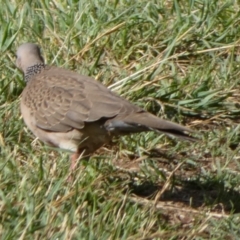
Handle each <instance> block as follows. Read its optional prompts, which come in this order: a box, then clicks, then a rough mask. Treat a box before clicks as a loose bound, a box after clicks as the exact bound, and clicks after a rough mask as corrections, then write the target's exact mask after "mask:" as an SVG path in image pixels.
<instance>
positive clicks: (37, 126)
mask: <svg viewBox="0 0 240 240" xmlns="http://www.w3.org/2000/svg"><path fill="white" fill-rule="evenodd" d="M17 66H18V68H19V69H21V70H22V71H23V73H24V78H25V81H26V83H27V85H26V87H25V89H24V90H23V93H22V99H21V113H22V116H23V119H24V121H25V123H26V125H27V126H28V128H29V129H30V130H31V131H32V132H33V134H34V135H36V136H37V137H38V138H39V139H40V140H42V141H43V142H45V143H47V144H49V145H50V146H54V147H58V148H62V149H66V150H70V151H71V152H73V154H72V156H71V160H72V165H71V166H72V168H74V166H75V164H76V160H77V159H78V158H79V156H80V155H81V154H83V155H84V156H87V155H90V154H91V153H93V152H94V151H95V150H97V149H98V148H100V147H101V146H102V145H104V144H105V143H108V142H109V141H110V140H111V139H112V138H113V137H114V136H119V135H126V134H130V133H138V132H143V131H152V130H153V131H157V132H161V133H165V134H167V135H168V134H170V135H174V136H177V137H179V138H182V139H188V140H193V138H192V137H191V136H190V135H189V133H191V132H192V130H190V129H189V128H187V127H184V126H181V125H179V124H176V123H173V122H170V121H166V120H163V119H160V118H158V117H156V116H154V115H152V114H151V113H149V112H146V111H145V110H143V109H142V108H140V107H138V106H136V105H133V104H132V103H130V102H129V101H127V100H125V99H124V98H122V97H120V96H118V95H117V94H115V93H114V92H112V91H110V90H109V89H108V88H106V87H105V86H104V85H102V84H101V83H100V82H98V81H96V80H95V79H93V78H90V77H87V76H82V75H80V74H78V73H76V72H73V71H69V70H66V69H63V68H58V67H52V66H47V65H45V64H44V60H43V57H42V56H41V53H40V48H39V47H38V45H36V44H33V43H25V44H22V45H21V46H20V47H19V48H18V50H17Z"/></svg>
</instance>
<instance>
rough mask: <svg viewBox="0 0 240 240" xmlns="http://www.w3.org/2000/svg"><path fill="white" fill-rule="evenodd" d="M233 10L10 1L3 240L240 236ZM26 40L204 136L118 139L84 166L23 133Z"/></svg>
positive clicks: (225, 6) (4, 36)
mask: <svg viewBox="0 0 240 240" xmlns="http://www.w3.org/2000/svg"><path fill="white" fill-rule="evenodd" d="M239 8H240V7H239V3H238V2H237V1H230V0H229V1H207V0H206V1H161V0H159V1H155V0H148V1H147V0H146V1H145V0H142V1H135V2H134V1H128V0H119V1H112V0H108V1H102V0H91V1H70V0H69V1H60V0H59V1H42V2H40V1H39V2H38V1H37V2H32V1H15V0H13V1H11V2H8V1H3V2H2V5H1V9H0V13H1V14H0V18H1V28H0V31H1V34H0V36H1V37H0V47H1V55H0V65H1V74H0V77H1V80H0V90H1V96H0V115H1V117H0V123H1V124H0V147H1V149H0V150H1V156H0V158H1V161H0V169H1V171H0V236H1V238H2V239H128V240H130V239H144V240H146V239H184V240H185V239H239V238H240V230H239V229H240V225H239V213H240V204H239V203H240V187H239V182H240V174H239V173H240V164H239V149H240V146H239V122H240V121H239V119H240V118H239V114H240V105H239V99H240V93H239V79H240V70H239V69H240V68H239V66H240V58H239V53H240V40H239V36H240V27H239ZM24 42H35V43H37V44H39V45H40V46H41V48H42V53H43V55H44V58H45V59H46V62H47V63H48V64H52V65H56V66H59V67H64V68H68V69H72V70H74V71H76V72H79V73H81V74H84V75H88V76H92V77H94V78H95V79H96V80H97V81H100V82H102V83H103V84H104V85H106V86H107V87H109V88H110V89H112V90H113V91H115V92H117V93H118V94H120V95H121V96H122V97H124V98H126V99H128V100H129V101H131V102H133V103H134V104H137V105H139V106H141V107H142V108H144V109H146V110H147V111H149V112H151V113H153V114H155V115H157V116H159V117H161V118H164V119H168V120H171V121H174V122H178V123H180V124H183V125H185V126H188V127H190V128H191V129H193V130H194V132H193V134H192V135H193V136H194V137H195V138H196V139H197V140H196V141H195V142H188V141H181V140H179V139H176V138H171V137H168V136H164V135H162V134H159V133H156V132H148V133H141V134H134V135H131V136H125V137H121V138H119V139H114V140H113V143H111V144H110V145H107V146H104V147H102V148H101V149H99V150H98V151H97V152H96V153H94V154H93V155H92V156H91V157H90V159H81V160H80V161H79V164H78V168H77V170H76V172H75V173H74V176H73V177H72V181H68V179H69V171H68V170H69V165H70V162H69V153H67V152H64V151H61V150H56V149H53V148H50V147H47V146H46V145H45V144H43V143H41V142H40V141H39V140H38V139H36V138H35V137H34V136H33V135H32V133H31V132H30V131H29V130H28V129H27V127H26V126H25V125H24V123H23V120H22V118H21V114H20V110H19V103H20V99H21V92H22V90H23V89H24V86H25V83H24V81H23V76H22V74H21V73H20V72H19V70H17V68H16V65H15V60H16V59H15V52H16V49H17V47H18V46H19V45H20V44H22V43H24Z"/></svg>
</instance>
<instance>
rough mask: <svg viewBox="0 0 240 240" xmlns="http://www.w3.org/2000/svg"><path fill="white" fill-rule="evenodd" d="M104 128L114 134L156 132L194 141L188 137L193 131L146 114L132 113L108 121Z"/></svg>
mask: <svg viewBox="0 0 240 240" xmlns="http://www.w3.org/2000/svg"><path fill="white" fill-rule="evenodd" d="M106 127H107V128H108V130H109V131H111V132H114V133H116V134H120V135H121V134H130V133H137V132H143V131H157V132H162V133H164V134H166V135H173V136H176V137H179V138H181V139H185V140H189V141H195V140H196V139H195V138H194V137H192V136H190V133H193V132H194V131H193V130H191V129H189V128H187V127H184V126H182V125H180V124H177V123H173V122H170V121H166V120H163V119H161V118H158V117H156V116H154V115H152V114H150V113H148V112H141V113H132V114H129V115H127V116H124V117H123V116H121V117H119V116H118V117H117V118H114V119H111V120H110V121H108V123H107V125H106Z"/></svg>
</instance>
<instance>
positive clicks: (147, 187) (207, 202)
mask: <svg viewBox="0 0 240 240" xmlns="http://www.w3.org/2000/svg"><path fill="white" fill-rule="evenodd" d="M162 187H163V185H162V186H159V185H158V186H157V185H156V184H154V183H151V182H143V183H142V184H140V185H139V184H138V185H135V184H134V183H131V184H130V185H129V188H130V190H131V192H132V193H133V194H135V195H137V196H139V197H142V198H148V199H149V198H151V199H154V197H155V196H156V193H157V192H158V191H161V189H162ZM159 201H163V202H165V201H169V202H172V203H176V204H177V203H181V205H182V204H184V205H185V206H188V207H192V208H196V209H197V208H201V207H208V208H210V209H212V210H213V211H217V212H220V211H223V210H224V211H227V212H232V213H239V212H240V205H239V203H240V193H239V192H237V191H235V190H233V189H227V188H226V187H225V186H224V183H223V182H217V181H213V180H212V179H209V180H206V181H205V182H204V183H203V182H201V181H200V180H193V181H185V180H183V181H181V180H179V179H178V184H177V186H176V185H175V184H172V187H171V189H170V190H166V191H165V192H164V193H163V194H162V196H161V199H160V200H159Z"/></svg>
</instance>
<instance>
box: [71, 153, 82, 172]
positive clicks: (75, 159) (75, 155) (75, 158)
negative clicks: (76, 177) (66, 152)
mask: <svg viewBox="0 0 240 240" xmlns="http://www.w3.org/2000/svg"><path fill="white" fill-rule="evenodd" d="M79 157H80V153H79V151H77V152H75V153H73V154H72V155H71V157H70V159H71V165H70V172H71V173H73V172H74V171H75V169H76V168H77V163H78V160H79Z"/></svg>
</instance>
